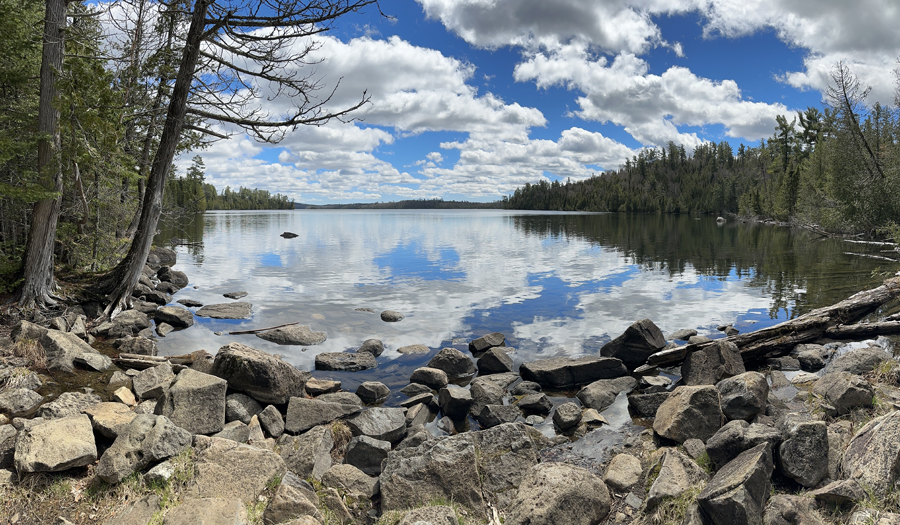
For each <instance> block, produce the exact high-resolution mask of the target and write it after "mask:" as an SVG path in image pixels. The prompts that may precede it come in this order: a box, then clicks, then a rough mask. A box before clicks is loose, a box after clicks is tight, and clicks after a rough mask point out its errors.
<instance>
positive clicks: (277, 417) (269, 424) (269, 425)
mask: <svg viewBox="0 0 900 525" xmlns="http://www.w3.org/2000/svg"><path fill="white" fill-rule="evenodd" d="M258 417H259V424H260V425H261V426H262V427H263V428H264V429H265V430H266V432H268V433H269V435H270V436H272V437H273V438H275V439H278V438H279V437H281V434H283V433H284V418H283V417H282V416H281V412H279V411H278V409H277V408H275V407H274V406H272V405H269V406H267V407H266V408H264V409H263V411H262V412H260V413H259V414H258Z"/></svg>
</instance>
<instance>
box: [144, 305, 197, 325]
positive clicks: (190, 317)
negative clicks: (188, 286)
mask: <svg viewBox="0 0 900 525" xmlns="http://www.w3.org/2000/svg"><path fill="white" fill-rule="evenodd" d="M154 319H155V320H156V322H157V324H158V323H168V324H170V325H172V326H174V327H175V328H188V327H191V326H194V314H192V313H191V312H190V310H186V309H184V308H178V307H177V306H160V307H159V309H158V310H156V315H155V316H154Z"/></svg>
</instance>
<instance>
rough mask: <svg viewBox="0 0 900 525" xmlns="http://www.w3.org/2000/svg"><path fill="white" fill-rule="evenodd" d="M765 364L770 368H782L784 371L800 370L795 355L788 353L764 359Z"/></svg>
mask: <svg viewBox="0 0 900 525" xmlns="http://www.w3.org/2000/svg"><path fill="white" fill-rule="evenodd" d="M766 365H767V366H768V367H769V368H771V369H772V370H783V371H785V372H794V371H797V370H800V361H799V360H798V359H797V358H796V357H793V356H789V355H783V356H781V357H773V358H771V359H766Z"/></svg>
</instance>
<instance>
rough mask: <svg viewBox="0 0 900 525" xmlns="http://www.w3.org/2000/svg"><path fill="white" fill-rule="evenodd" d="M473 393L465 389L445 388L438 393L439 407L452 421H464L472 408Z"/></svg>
mask: <svg viewBox="0 0 900 525" xmlns="http://www.w3.org/2000/svg"><path fill="white" fill-rule="evenodd" d="M472 401H473V400H472V392H471V391H469V390H466V389H465V388H458V387H453V386H449V387H444V388H442V389H441V390H440V392H438V405H440V407H441V412H443V413H444V415H446V416H449V417H450V418H452V419H462V418H464V417H466V414H468V413H469V407H471V406H472Z"/></svg>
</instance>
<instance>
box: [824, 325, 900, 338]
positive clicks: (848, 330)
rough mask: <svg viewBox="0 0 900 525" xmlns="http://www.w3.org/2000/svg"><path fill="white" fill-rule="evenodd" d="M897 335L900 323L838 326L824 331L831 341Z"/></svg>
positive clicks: (899, 330)
mask: <svg viewBox="0 0 900 525" xmlns="http://www.w3.org/2000/svg"><path fill="white" fill-rule="evenodd" d="M898 333H900V321H883V322H880V323H863V324H851V325H838V326H832V327H831V328H829V329H828V330H825V336H826V337H830V338H832V339H853V338H854V337H874V336H876V335H885V334H898Z"/></svg>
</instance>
